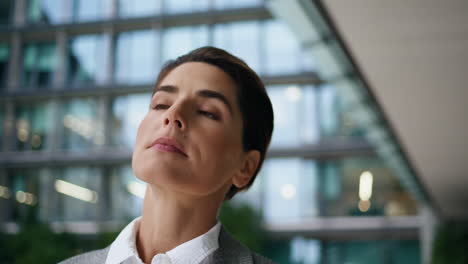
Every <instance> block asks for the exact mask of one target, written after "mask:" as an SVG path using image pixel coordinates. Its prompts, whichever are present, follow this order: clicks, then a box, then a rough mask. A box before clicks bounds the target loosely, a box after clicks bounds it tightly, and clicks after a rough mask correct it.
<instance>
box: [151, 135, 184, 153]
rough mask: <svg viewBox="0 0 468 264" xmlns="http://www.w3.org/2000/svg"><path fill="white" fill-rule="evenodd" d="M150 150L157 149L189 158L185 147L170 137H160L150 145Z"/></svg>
mask: <svg viewBox="0 0 468 264" xmlns="http://www.w3.org/2000/svg"><path fill="white" fill-rule="evenodd" d="M150 148H157V149H158V150H161V151H165V152H175V153H179V154H181V155H183V156H185V157H188V156H187V153H185V150H184V147H183V146H182V145H181V144H180V143H179V142H177V140H175V139H172V138H169V137H160V138H158V139H156V140H155V141H153V143H152V144H151V145H150Z"/></svg>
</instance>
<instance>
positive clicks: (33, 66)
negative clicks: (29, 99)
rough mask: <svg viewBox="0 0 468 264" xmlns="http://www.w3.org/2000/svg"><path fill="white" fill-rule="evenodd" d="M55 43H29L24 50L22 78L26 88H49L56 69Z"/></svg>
mask: <svg viewBox="0 0 468 264" xmlns="http://www.w3.org/2000/svg"><path fill="white" fill-rule="evenodd" d="M56 63H57V61H56V53H55V43H53V42H37V43H29V44H26V45H25V46H24V49H23V65H22V77H23V86H24V88H28V87H37V88H49V87H50V86H51V85H52V81H53V77H54V70H55V68H56Z"/></svg>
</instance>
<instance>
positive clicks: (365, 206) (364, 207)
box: [358, 200, 371, 213]
mask: <svg viewBox="0 0 468 264" xmlns="http://www.w3.org/2000/svg"><path fill="white" fill-rule="evenodd" d="M370 206H371V202H370V201H369V200H364V201H363V200H361V201H359V203H358V208H359V211H361V212H363V213H364V212H367V211H368V210H369V208H370Z"/></svg>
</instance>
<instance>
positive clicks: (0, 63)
mask: <svg viewBox="0 0 468 264" xmlns="http://www.w3.org/2000/svg"><path fill="white" fill-rule="evenodd" d="M9 57H10V48H9V46H8V44H6V43H0V91H1V90H3V89H4V87H5V86H6V85H7V77H8V60H9Z"/></svg>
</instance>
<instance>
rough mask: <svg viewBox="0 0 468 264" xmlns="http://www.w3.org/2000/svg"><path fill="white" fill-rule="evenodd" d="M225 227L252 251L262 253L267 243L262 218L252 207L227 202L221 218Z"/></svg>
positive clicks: (223, 207) (222, 209) (222, 208)
mask: <svg viewBox="0 0 468 264" xmlns="http://www.w3.org/2000/svg"><path fill="white" fill-rule="evenodd" d="M219 219H220V221H221V222H222V223H223V225H224V227H225V228H226V229H227V230H228V231H229V233H231V234H232V235H233V236H234V237H236V238H237V239H238V240H239V241H241V242H242V243H243V244H244V245H246V246H247V247H249V248H250V249H251V250H253V251H256V252H261V251H262V249H263V247H264V245H265V242H266V241H267V237H266V235H267V234H266V232H265V231H264V230H263V228H262V220H261V216H260V214H259V213H258V212H256V211H255V210H254V209H253V208H252V207H250V206H248V205H246V204H242V205H237V206H235V205H233V204H232V203H230V202H225V203H224V204H223V206H222V207H221V213H220V216H219Z"/></svg>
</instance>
